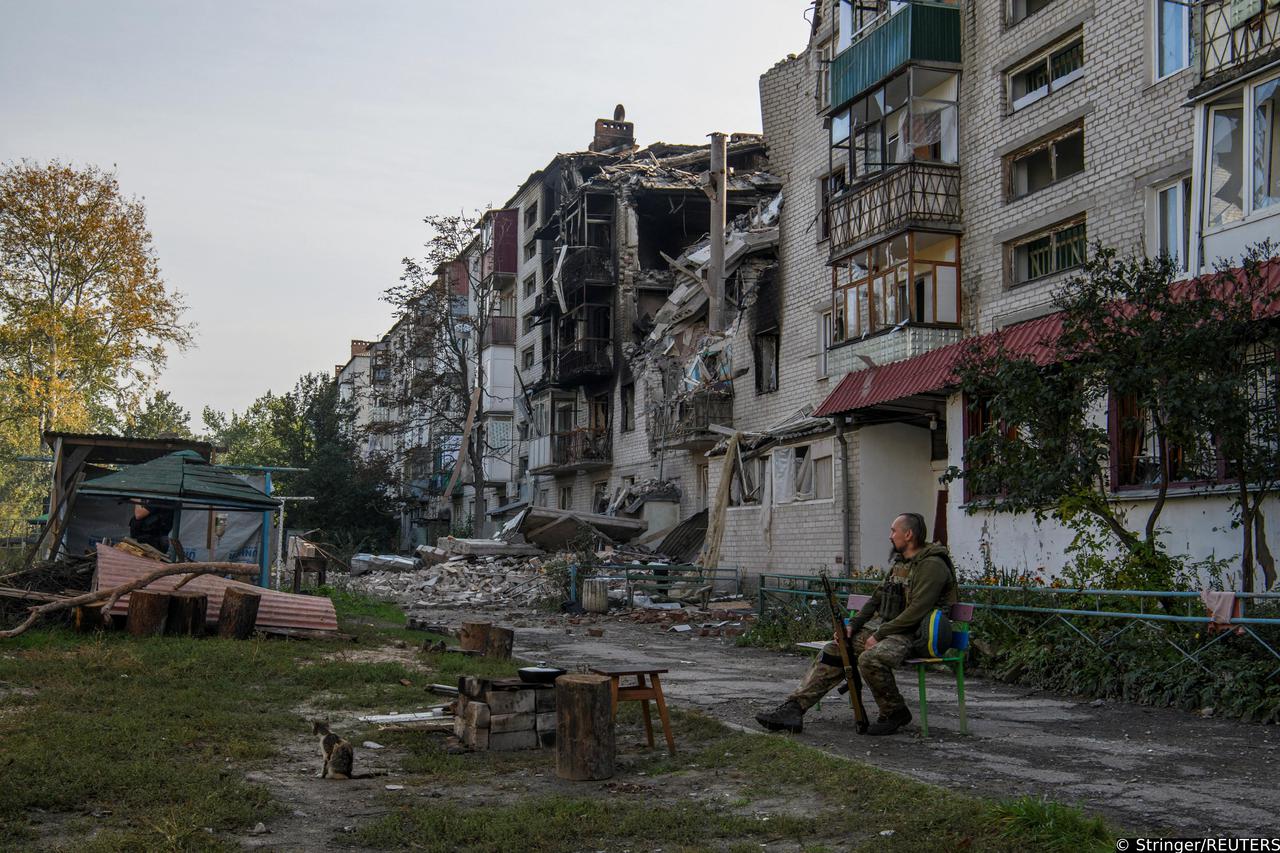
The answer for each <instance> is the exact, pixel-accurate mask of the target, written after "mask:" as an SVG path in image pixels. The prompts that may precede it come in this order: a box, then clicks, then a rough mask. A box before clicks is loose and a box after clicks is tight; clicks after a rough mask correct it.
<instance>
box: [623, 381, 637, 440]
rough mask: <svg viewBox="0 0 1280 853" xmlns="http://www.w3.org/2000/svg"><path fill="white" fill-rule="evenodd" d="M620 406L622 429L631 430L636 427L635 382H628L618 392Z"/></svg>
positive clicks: (624, 430)
mask: <svg viewBox="0 0 1280 853" xmlns="http://www.w3.org/2000/svg"><path fill="white" fill-rule="evenodd" d="M619 397H620V405H621V406H622V431H623V432H631V431H632V430H634V429H635V428H636V384H635V383H634V382H628V383H626V384H625V385H623V386H622V388H621V391H620V392H619Z"/></svg>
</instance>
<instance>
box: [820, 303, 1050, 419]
mask: <svg viewBox="0 0 1280 853" xmlns="http://www.w3.org/2000/svg"><path fill="white" fill-rule="evenodd" d="M1061 330H1062V315H1061V314H1050V315H1049V316H1047V317H1040V318H1038V319H1036V320H1028V321H1027V322H1025V323H1018V324H1017V325H1014V326H1009V327H1008V328H1005V329H1001V330H1000V331H999V332H994V333H992V334H990V335H983V336H982V339H985V340H992V341H994V340H995V337H996V336H997V335H999V336H1000V338H1001V340H1003V342H1004V345H1005V347H1006V348H1008V350H1009V351H1010V352H1011V353H1013V354H1015V355H1030V356H1032V357H1033V358H1035V359H1036V360H1037V361H1041V362H1043V363H1048V361H1049V357H1050V349H1049V347H1048V346H1047V345H1046V342H1052V341H1053V340H1054V339H1056V338H1057V335H1058V333H1059V332H1060V331H1061ZM972 344H973V339H972V338H971V339H968V340H964V341H960V342H959V343H955V344H951V345H950V346H945V347H941V348H939V349H936V350H933V351H932V352H927V353H924V354H922V355H918V356H915V357H914V358H906V359H903V360H902V361H895V362H893V363H892V364H882V365H880V366H878V367H869V368H867V369H866V370H858V371H854V372H853V373H850V374H848V375H846V376H845V378H844V379H842V380H841V381H840V384H839V385H837V386H836V390H834V391H832V392H831V394H830V395H828V396H827V399H825V400H823V401H822V405H820V406H819V407H818V410H817V411H816V412H814V415H815V416H816V417H830V416H831V415H838V414H841V413H843V412H852V411H856V410H858V409H866V408H869V407H871V406H876V405H879V404H881V403H888V402H891V401H893V400H901V399H903V398H906V397H911V396H913V395H915V394H925V393H928V392H931V391H940V390H942V389H943V388H946V387H947V386H949V385H951V384H953V382H954V381H955V377H954V375H953V370H954V369H955V366H956V362H957V361H959V359H960V355H961V353H963V352H964V350H965V348H966V347H969V346H972Z"/></svg>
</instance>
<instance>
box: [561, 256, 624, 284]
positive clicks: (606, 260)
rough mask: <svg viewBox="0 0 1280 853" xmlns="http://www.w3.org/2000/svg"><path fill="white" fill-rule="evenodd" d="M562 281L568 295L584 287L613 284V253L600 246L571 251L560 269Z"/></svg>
mask: <svg viewBox="0 0 1280 853" xmlns="http://www.w3.org/2000/svg"><path fill="white" fill-rule="evenodd" d="M560 281H561V286H562V287H563V288H564V292H565V295H566V296H568V295H569V294H572V293H574V292H576V291H577V290H578V289H580V288H583V287H590V286H596V287H611V286H613V283H614V281H615V279H614V274H613V253H612V252H610V251H609V250H608V249H599V248H587V249H574V250H572V251H570V252H569V253H568V254H567V255H566V256H565V259H564V267H563V268H562V269H561V270H560Z"/></svg>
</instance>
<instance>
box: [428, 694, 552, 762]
mask: <svg viewBox="0 0 1280 853" xmlns="http://www.w3.org/2000/svg"><path fill="white" fill-rule="evenodd" d="M453 733H454V735H455V736H456V737H457V738H458V740H459V741H461V742H462V743H463V744H464V745H465V746H466V747H467V748H468V749H472V750H475V751H477V752H484V751H487V750H492V751H495V752H510V751H513V750H520V749H538V748H540V747H554V746H555V743H556V689H555V685H552V684H532V683H530V682H527V681H521V680H520V679H518V678H495V679H488V678H477V677H475V676H470V675H464V676H462V677H461V678H459V679H458V699H457V702H456V703H455V705H454V721H453Z"/></svg>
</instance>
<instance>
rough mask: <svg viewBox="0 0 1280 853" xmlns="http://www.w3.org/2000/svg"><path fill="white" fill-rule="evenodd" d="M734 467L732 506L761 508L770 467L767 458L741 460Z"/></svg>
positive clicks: (731, 486)
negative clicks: (761, 499)
mask: <svg viewBox="0 0 1280 853" xmlns="http://www.w3.org/2000/svg"><path fill="white" fill-rule="evenodd" d="M740 461H741V464H740V465H734V466H733V479H732V480H731V481H730V483H729V505H730V506H759V505H760V498H761V496H762V495H763V494H764V486H765V481H766V478H768V476H769V465H768V459H767V458H766V457H759V456H756V457H752V458H750V459H741V460H740Z"/></svg>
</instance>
